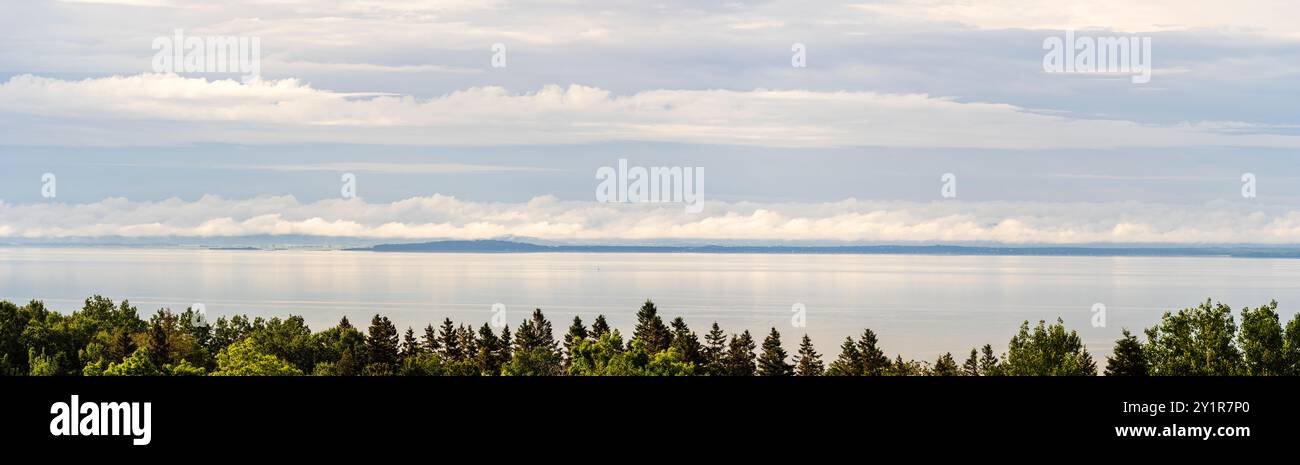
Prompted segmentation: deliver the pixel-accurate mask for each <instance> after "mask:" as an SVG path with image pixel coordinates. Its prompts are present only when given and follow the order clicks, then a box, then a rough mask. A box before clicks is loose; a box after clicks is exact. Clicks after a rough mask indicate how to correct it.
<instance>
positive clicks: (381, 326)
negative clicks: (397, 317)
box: [366, 314, 397, 372]
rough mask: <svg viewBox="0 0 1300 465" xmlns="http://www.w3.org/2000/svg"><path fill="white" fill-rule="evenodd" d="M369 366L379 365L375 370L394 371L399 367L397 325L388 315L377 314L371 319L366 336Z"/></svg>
mask: <svg viewBox="0 0 1300 465" xmlns="http://www.w3.org/2000/svg"><path fill="white" fill-rule="evenodd" d="M366 356H367V362H368V364H367V367H369V366H370V365H379V367H375V368H372V369H373V370H385V369H386V370H388V371H390V372H391V371H394V370H396V369H397V326H395V325H393V322H392V321H389V320H388V317H386V316H379V315H378V314H376V315H375V317H374V318H372V319H371V320H370V330H369V335H367V337H366Z"/></svg>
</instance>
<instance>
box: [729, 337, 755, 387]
mask: <svg viewBox="0 0 1300 465" xmlns="http://www.w3.org/2000/svg"><path fill="white" fill-rule="evenodd" d="M754 348H755V345H754V337H753V336H750V335H749V330H745V331H744V332H742V333H740V335H739V336H732V337H731V342H730V343H728V344H727V354H726V355H725V356H724V359H725V362H724V365H725V366H726V371H725V372H724V374H725V375H726V376H754V374H755V373H756V372H757V371H758V367H757V366H756V365H755V362H754Z"/></svg>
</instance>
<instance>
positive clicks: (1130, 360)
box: [1106, 329, 1148, 376]
mask: <svg viewBox="0 0 1300 465" xmlns="http://www.w3.org/2000/svg"><path fill="white" fill-rule="evenodd" d="M1123 331H1124V336H1123V337H1121V338H1119V340H1118V341H1115V350H1114V352H1115V353H1114V354H1112V355H1111V356H1110V357H1106V376H1147V374H1148V371H1147V359H1146V354H1145V353H1144V351H1143V350H1142V342H1141V341H1138V338H1136V337H1133V334H1132V333H1129V331H1128V330H1127V329H1125V330H1123Z"/></svg>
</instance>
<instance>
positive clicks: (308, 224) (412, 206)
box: [0, 195, 1300, 244]
mask: <svg viewBox="0 0 1300 465" xmlns="http://www.w3.org/2000/svg"><path fill="white" fill-rule="evenodd" d="M0 224H3V225H4V227H3V228H0V237H9V238H40V239H51V238H66V237H107V236H125V237H219V236H249V235H314V236H331V237H348V238H370V239H385V240H418V239H441V238H448V239H485V238H497V237H508V236H513V237H530V238H540V239H546V240H560V241H654V240H687V241H756V242H761V241H849V242H859V243H879V242H884V243H906V242H921V243H936V242H943V243H961V242H977V241H978V242H984V241H991V242H1000V243H1008V244H1030V243H1043V244H1053V243H1054V244H1077V243H1166V244H1196V243H1257V244H1295V243H1300V211H1297V210H1295V209H1293V208H1289V207H1281V206H1266V205H1260V204H1253V203H1252V204H1245V203H1234V202H1227V201H1217V202H1211V203H1208V204H1204V205H1199V206H1187V205H1165V204H1145V203H1135V202H1120V203H1087V202H1075V203H1040V202H964V201H951V202H901V201H891V202H883V201H880V202H878V201H860V200H854V199H848V200H844V201H839V202H829V203H770V204H762V203H747V202H746V203H725V202H713V201H707V202H706V207H705V210H704V212H703V213H700V214H687V213H684V212H683V209H682V207H681V205H679V204H605V203H595V202H576V201H560V200H557V199H555V198H553V197H549V196H548V197H538V198H534V199H533V200H531V201H529V202H525V203H486V202H470V201H464V200H459V199H456V198H453V197H448V196H443V195H434V196H431V197H415V198H410V199H406V200H402V201H397V202H392V203H367V202H365V201H363V200H360V199H351V200H341V199H340V200H323V201H318V202H313V203H301V202H298V201H297V200H295V199H294V198H293V197H288V196H281V197H259V198H253V199H244V200H232V199H224V198H220V197H215V196H205V197H203V198H201V199H199V200H196V201H192V202H187V201H182V200H179V199H169V200H164V201H159V202H132V201H128V200H126V199H121V198H110V199H104V200H102V201H99V202H95V203H87V204H57V203H55V204H27V205H14V204H6V203H3V202H0Z"/></svg>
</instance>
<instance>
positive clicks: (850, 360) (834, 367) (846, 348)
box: [826, 337, 862, 376]
mask: <svg viewBox="0 0 1300 465" xmlns="http://www.w3.org/2000/svg"><path fill="white" fill-rule="evenodd" d="M826 374H827V375H829V376H862V354H860V353H858V345H857V344H856V343H854V342H853V338H851V337H845V338H844V343H843V344H840V357H839V358H837V359H835V361H834V362H831V366H830V368H827V369H826Z"/></svg>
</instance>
